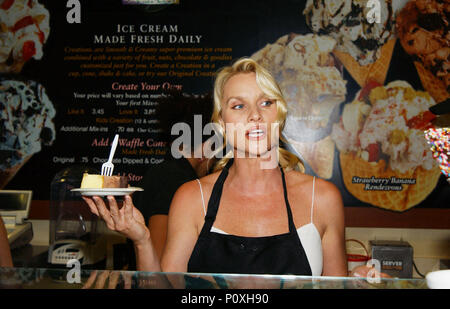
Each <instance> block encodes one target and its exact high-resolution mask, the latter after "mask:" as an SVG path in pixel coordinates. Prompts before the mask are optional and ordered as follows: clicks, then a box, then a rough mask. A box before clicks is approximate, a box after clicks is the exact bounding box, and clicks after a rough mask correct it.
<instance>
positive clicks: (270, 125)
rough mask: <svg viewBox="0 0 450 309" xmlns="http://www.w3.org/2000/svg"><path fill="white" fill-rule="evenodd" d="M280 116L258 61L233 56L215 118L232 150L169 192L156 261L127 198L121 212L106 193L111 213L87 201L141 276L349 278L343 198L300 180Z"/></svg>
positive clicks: (272, 86) (279, 99)
mask: <svg viewBox="0 0 450 309" xmlns="http://www.w3.org/2000/svg"><path fill="white" fill-rule="evenodd" d="M285 119H286V102H285V101H284V99H283V96H282V93H281V91H280V89H279V87H278V85H277V84H276V82H275V80H274V79H273V77H272V76H271V75H270V74H269V73H268V72H267V71H266V70H265V69H264V68H262V67H261V66H260V65H258V64H257V63H256V62H255V61H253V60H251V59H248V58H244V59H240V60H238V61H236V62H235V63H234V64H233V65H232V66H229V67H225V68H223V69H222V70H221V71H220V72H219V73H218V76H217V78H216V82H215V88H214V112H213V121H214V122H215V123H216V124H217V125H219V126H220V128H221V130H222V133H223V137H224V140H225V141H226V144H227V145H228V146H229V147H228V148H229V149H231V152H230V153H227V155H226V156H225V158H223V159H221V160H220V161H219V162H218V165H217V166H218V170H217V171H216V172H214V173H212V174H210V175H208V176H206V177H203V178H201V179H199V180H194V181H190V182H187V183H185V184H184V185H182V186H181V187H180V188H179V189H178V190H177V192H176V193H175V196H174V198H173V200H172V204H171V206H170V212H169V225H168V234H167V245H166V247H165V250H164V253H163V255H162V257H161V260H159V259H158V257H157V255H156V254H155V250H154V249H153V247H152V244H151V235H150V232H149V230H148V229H147V228H146V226H145V222H144V220H143V218H142V215H141V214H140V213H139V212H138V211H137V210H136V208H134V206H133V203H132V199H131V197H130V196H126V198H125V201H124V206H123V207H122V208H121V209H119V208H118V206H117V203H116V201H115V199H114V197H112V196H109V197H108V202H109V206H110V207H109V210H108V209H107V207H106V205H105V204H104V202H103V200H102V199H101V198H98V197H93V198H92V199H91V198H85V200H86V202H87V203H88V205H89V207H90V209H91V211H92V212H93V213H95V214H97V215H99V216H100V217H102V218H103V219H104V220H105V221H106V224H107V226H108V227H109V228H110V229H112V230H116V231H119V232H121V233H123V234H124V235H125V236H126V237H128V238H130V239H131V240H133V242H134V245H135V250H136V256H137V268H138V269H139V270H146V271H161V270H162V271H165V272H214V273H246V274H249V273H251V274H295V275H314V276H320V275H323V276H346V275H347V266H346V265H347V264H346V257H345V248H344V243H345V242H344V211H343V205H342V199H341V196H340V193H339V191H338V190H337V188H336V187H335V186H334V185H333V184H331V183H329V182H326V181H324V180H321V179H316V178H314V177H312V176H309V175H306V174H304V173H302V172H301V170H302V165H301V162H300V161H299V160H298V159H297V158H296V157H295V156H294V155H292V154H290V153H289V152H287V151H286V150H284V149H282V148H281V147H280V145H279V142H280V137H279V136H280V132H281V131H282V129H283V126H284V121H285ZM274 128H275V129H274ZM274 158H275V159H276V161H275V162H276V164H273V162H274ZM299 170H300V171H299Z"/></svg>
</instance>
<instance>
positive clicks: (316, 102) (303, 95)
mask: <svg viewBox="0 0 450 309" xmlns="http://www.w3.org/2000/svg"><path fill="white" fill-rule="evenodd" d="M335 44H336V41H335V40H334V39H333V38H331V37H330V36H319V35H316V34H306V35H298V34H293V33H292V34H289V35H284V36H282V37H281V38H279V39H278V40H277V41H276V42H275V43H273V44H267V45H266V46H265V47H264V48H262V49H261V50H259V51H257V52H256V53H254V54H253V55H252V58H253V59H254V60H255V61H257V62H258V63H260V64H261V65H262V66H263V67H265V68H266V69H268V70H269V71H270V72H271V73H272V74H273V76H274V77H275V79H276V80H277V82H278V84H279V86H280V88H281V90H282V92H283V94H284V97H285V99H286V101H287V105H288V115H287V118H286V124H285V127H284V131H283V135H284V137H285V138H286V139H287V141H288V142H289V143H290V144H291V145H292V147H294V149H295V150H296V151H297V152H298V153H299V154H300V156H301V157H302V159H303V160H304V161H306V163H308V164H309V165H310V167H311V168H312V169H313V171H314V172H315V173H316V174H317V175H318V176H319V177H322V178H325V179H328V178H330V177H331V176H332V171H333V159H334V148H335V147H334V142H333V141H332V140H331V138H330V136H329V135H330V131H331V124H332V123H333V122H334V121H337V118H338V113H339V108H338V107H339V105H340V104H341V103H342V102H344V101H345V96H346V93H347V89H346V81H345V80H344V79H343V78H342V73H341V71H340V70H339V67H340V64H339V62H338V61H337V60H336V59H335V57H334V56H333V55H332V53H331V51H332V50H333V48H334V47H335ZM334 118H336V119H334Z"/></svg>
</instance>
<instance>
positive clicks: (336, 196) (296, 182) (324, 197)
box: [286, 170, 342, 208]
mask: <svg viewBox="0 0 450 309" xmlns="http://www.w3.org/2000/svg"><path fill="white" fill-rule="evenodd" d="M286 175H287V176H288V177H289V178H288V179H289V180H288V181H289V182H290V183H291V185H290V187H291V188H298V189H300V188H306V190H307V192H312V191H310V190H312V189H313V188H312V185H313V178H314V177H313V176H311V175H308V174H304V173H302V172H298V171H295V170H292V171H289V172H287V173H286ZM314 194H315V203H319V204H321V205H322V204H323V205H324V206H323V207H327V208H328V207H340V205H341V204H342V197H341V192H340V191H339V189H338V188H337V187H336V185H335V184H334V183H332V182H330V181H327V180H325V179H322V178H319V177H315V181H314ZM330 204H333V205H334V206H333V205H330ZM323 207H322V208H323Z"/></svg>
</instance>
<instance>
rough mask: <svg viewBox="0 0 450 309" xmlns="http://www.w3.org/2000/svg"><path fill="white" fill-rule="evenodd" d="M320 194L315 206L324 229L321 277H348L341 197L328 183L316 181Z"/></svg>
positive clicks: (317, 196)
mask: <svg viewBox="0 0 450 309" xmlns="http://www.w3.org/2000/svg"><path fill="white" fill-rule="evenodd" d="M318 184H319V186H318V190H317V191H316V192H320V194H317V195H316V205H317V207H315V209H317V211H318V213H319V216H320V221H321V222H323V224H324V226H325V229H324V233H323V235H322V250H323V271H322V275H323V276H342V277H346V276H348V273H347V257H346V252H345V221H344V205H343V203H342V197H341V194H340V192H339V190H338V189H337V188H336V186H335V185H334V184H332V183H330V182H326V181H323V180H322V181H321V180H319V181H318Z"/></svg>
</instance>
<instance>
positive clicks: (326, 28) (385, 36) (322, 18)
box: [303, 0, 396, 87]
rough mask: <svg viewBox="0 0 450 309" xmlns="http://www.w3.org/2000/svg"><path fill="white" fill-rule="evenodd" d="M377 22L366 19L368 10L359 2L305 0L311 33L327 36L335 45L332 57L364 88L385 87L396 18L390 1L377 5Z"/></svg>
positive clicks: (305, 13)
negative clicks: (334, 56) (370, 82)
mask: <svg viewBox="0 0 450 309" xmlns="http://www.w3.org/2000/svg"><path fill="white" fill-rule="evenodd" d="M378 3H379V9H380V12H379V17H380V20H379V21H377V22H373V21H371V20H370V19H369V18H367V16H368V14H369V11H370V10H371V7H370V6H368V5H367V1H361V0H330V1H321V0H308V1H307V3H306V6H305V9H304V10H303V14H304V16H305V18H306V23H307V24H308V26H309V27H310V28H311V30H312V31H313V32H314V33H317V34H321V35H329V36H331V37H333V38H334V39H335V40H336V42H337V44H336V48H335V50H334V51H333V53H334V54H335V55H336V56H337V57H338V58H339V60H340V61H341V62H342V63H343V64H344V66H345V68H346V69H347V71H348V72H349V73H350V75H351V76H352V77H353V78H354V79H355V81H356V82H357V83H358V84H359V86H361V87H364V86H365V85H366V84H367V83H368V82H369V81H371V80H372V81H376V82H378V83H380V84H384V81H385V79H386V75H387V71H388V68H389V64H390V61H391V57H392V53H393V50H394V45H395V40H396V37H395V34H394V31H395V18H394V9H393V6H392V3H391V1H389V0H388V1H379V2H378Z"/></svg>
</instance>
